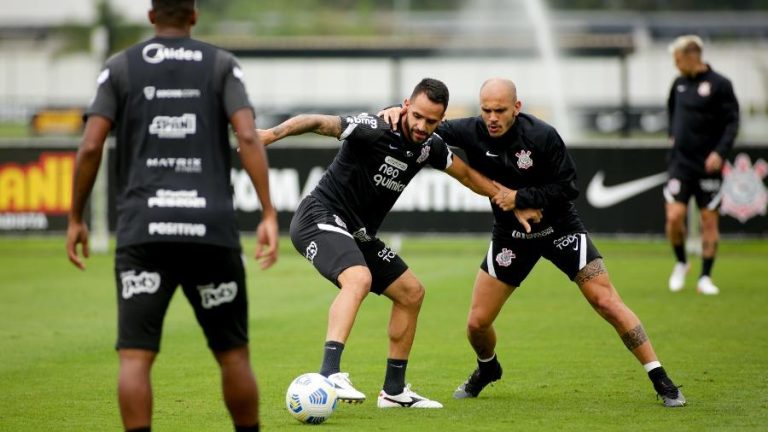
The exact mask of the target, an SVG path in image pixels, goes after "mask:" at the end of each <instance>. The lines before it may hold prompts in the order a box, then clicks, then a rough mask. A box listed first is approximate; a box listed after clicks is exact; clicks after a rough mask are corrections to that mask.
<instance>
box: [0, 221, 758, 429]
mask: <svg viewBox="0 0 768 432" xmlns="http://www.w3.org/2000/svg"><path fill="white" fill-rule="evenodd" d="M384 239H385V240H386V239H387V238H386V236H385V237H384ZM249 240H250V238H246V239H245V252H246V254H248V255H250V254H251V253H252V251H253V244H252V242H250V241H249ZM596 245H597V247H598V248H599V249H600V250H601V252H602V253H603V255H604V256H605V262H606V264H607V266H608V270H609V272H610V274H611V278H612V280H613V282H614V284H615V285H616V286H617V288H618V290H619V292H620V293H621V294H622V297H623V298H624V301H625V302H626V303H627V304H628V305H629V306H630V307H631V308H632V309H633V310H634V311H635V312H636V313H637V314H638V315H639V316H640V318H641V319H642V321H643V324H644V325H645V328H646V330H647V332H648V334H649V336H650V338H651V340H652V342H653V344H654V346H655V348H656V351H657V353H658V354H659V357H660V359H661V361H662V363H663V364H664V366H665V368H666V369H667V370H668V371H669V373H670V375H671V376H672V378H673V379H674V380H675V382H676V383H678V384H682V385H683V386H684V387H683V392H684V394H685V395H686V397H687V398H688V401H689V406H688V407H686V408H682V409H665V408H663V407H662V406H661V403H660V402H659V401H657V400H656V398H655V394H654V392H653V389H652V387H651V384H650V381H649V380H648V378H647V377H646V374H645V372H644V371H643V369H642V368H641V366H640V365H639V364H637V363H636V361H635V359H634V358H633V357H632V355H631V354H630V353H628V352H627V351H626V349H625V348H624V346H623V345H622V343H621V341H620V340H619V338H618V337H617V335H616V334H615V333H614V331H613V329H612V328H611V327H610V326H609V325H608V324H607V323H605V322H604V321H603V320H602V319H600V318H599V317H598V316H597V314H595V313H594V312H593V311H592V309H591V308H590V307H589V305H588V304H587V302H586V301H585V300H584V299H583V298H582V296H581V295H580V293H579V292H578V290H577V288H576V287H575V285H573V284H571V283H570V282H569V281H567V279H566V278H565V276H563V275H562V274H561V273H559V271H558V270H557V269H556V268H555V267H554V266H553V265H551V264H550V263H548V262H546V261H542V262H540V263H539V265H538V266H537V267H536V268H535V269H534V271H533V273H532V274H531V276H530V277H529V279H528V280H527V281H526V283H524V285H523V286H522V287H521V288H520V289H518V291H517V292H516V293H515V294H513V296H512V297H511V298H510V300H509V302H508V303H507V305H506V306H505V308H504V310H503V311H502V313H501V315H500V317H499V318H498V320H497V322H496V329H497V333H498V336H499V345H498V349H497V352H498V354H499V358H500V360H501V362H502V364H503V366H504V378H503V379H502V380H501V381H499V382H498V383H496V384H494V385H493V386H492V387H488V388H487V389H486V390H485V391H484V392H483V393H482V394H481V396H480V397H479V398H478V399H473V400H461V401H455V400H453V399H451V394H452V392H453V389H454V388H455V387H456V386H457V385H458V384H460V383H461V382H462V381H463V380H464V379H465V378H466V376H467V375H468V374H469V372H470V371H471V370H472V369H473V367H474V356H473V353H472V351H471V348H470V346H469V344H468V343H467V341H466V337H465V329H464V325H465V319H466V315H467V310H468V306H469V300H470V292H471V286H472V282H473V280H474V276H475V274H476V271H477V268H478V265H479V263H480V260H481V259H482V257H483V255H484V253H485V250H486V248H487V239H486V237H468V238H450V239H448V238H444V239H439V238H435V239H419V238H410V237H406V239H405V241H404V243H403V246H402V249H401V251H400V252H401V255H402V256H403V258H404V259H405V260H406V262H408V263H409V264H410V266H411V268H412V269H413V270H414V272H415V273H416V275H417V276H418V277H419V278H420V279H421V280H422V282H423V283H424V285H425V286H426V288H427V297H426V300H425V304H424V307H423V309H422V313H421V317H420V321H419V329H418V332H417V335H416V342H415V345H414V349H413V352H412V354H411V360H410V362H409V366H408V375H407V380H408V381H409V382H411V383H412V384H413V388H414V390H416V391H417V392H419V393H421V394H423V395H425V396H428V397H430V398H433V399H437V400H440V401H441V402H443V404H444V405H445V408H444V409H442V410H379V409H377V408H376V399H375V398H376V395H377V393H378V391H379V389H380V388H381V385H382V382H383V378H384V366H385V358H386V353H387V339H386V325H387V320H388V317H389V301H388V300H386V299H385V298H378V297H376V296H373V295H372V296H371V297H370V298H368V299H367V300H366V301H365V303H364V304H363V307H362V309H361V311H360V314H359V315H358V318H357V322H356V325H355V328H354V329H353V332H352V335H351V337H350V340H349V341H348V344H347V348H346V349H345V352H344V358H343V361H342V368H343V369H344V370H345V371H348V372H350V373H351V378H352V379H353V382H354V383H355V386H356V387H357V388H358V389H359V390H361V391H363V392H365V393H366V394H367V395H368V398H369V400H368V401H366V402H365V403H364V404H362V405H357V406H351V405H344V404H340V406H339V408H338V409H337V411H336V413H335V414H334V415H333V417H332V418H331V419H330V420H329V421H328V422H326V423H325V424H323V425H320V426H317V427H319V428H321V429H322V430H326V431H341V430H345V431H377V430H382V431H383V430H403V431H411V430H416V431H419V432H426V431H440V432H445V431H453V430H466V431H500V430H521V431H523V430H525V431H528V430H558V431H570V430H574V431H577V430H590V431H600V430H605V431H616V430H649V431H650V430H653V431H658V430H671V431H701V430H723V431H732V430H739V431H746V430H765V429H766V428H768V372H767V371H766V370H767V369H768V337H766V336H767V334H766V333H767V332H768V291H766V288H768V283H767V282H766V281H767V280H768V270H766V269H767V267H766V265H767V264H768V242H765V241H747V242H745V241H739V242H733V241H724V242H722V244H721V247H720V254H719V258H718V260H717V262H716V266H715V271H714V276H715V281H716V283H717V284H718V285H719V286H720V288H721V290H722V294H721V295H719V296H717V297H704V296H700V295H696V293H695V288H694V284H695V275H696V272H697V271H698V269H699V262H698V260H697V259H694V260H693V261H692V262H693V264H694V265H693V267H694V268H693V269H692V271H691V274H690V275H689V280H688V285H687V286H686V289H685V290H684V291H682V292H680V293H676V294H672V293H670V292H669V291H668V290H667V288H666V281H667V277H668V272H669V271H670V270H671V268H672V254H671V251H670V250H669V247H668V246H667V245H666V243H664V242H662V241H650V242H648V241H631V242H628V241H616V240H608V239H603V238H598V239H597V240H596ZM281 252H282V253H281V257H280V261H279V262H278V264H277V265H276V267H274V268H273V269H270V270H268V271H266V272H262V271H259V270H258V269H257V267H256V265H255V263H254V262H253V261H252V260H250V261H249V264H248V283H249V286H248V293H249V296H250V302H251V318H250V329H251V338H252V343H251V348H252V362H253V365H254V369H255V371H256V374H257V377H258V380H259V385H260V389H261V397H262V400H261V419H262V424H263V429H264V430H268V431H284V430H287V431H293V430H296V431H298V430H302V429H303V428H311V427H313V426H304V425H301V424H299V423H298V422H296V421H295V420H294V419H293V418H291V417H290V416H289V415H288V413H287V412H286V411H285V407H284V395H285V390H286V388H287V387H288V384H289V383H290V381H291V380H292V379H293V378H294V377H295V376H297V375H299V374H301V373H303V372H310V371H316V370H317V369H318V367H319V364H320V360H321V354H322V342H323V339H324V335H325V324H326V316H327V308H328V305H329V304H330V302H331V301H332V299H333V297H334V295H335V292H336V291H335V288H333V287H332V286H331V285H330V284H329V283H328V282H326V281H325V280H324V279H322V278H321V277H320V276H319V275H317V273H316V272H315V271H314V269H312V267H311V266H310V265H309V264H308V263H307V262H306V261H305V260H304V259H303V258H302V257H300V256H299V255H298V254H297V253H296V252H295V251H294V250H293V249H292V248H291V246H290V242H289V240H287V239H283V240H282V244H281ZM87 265H88V269H87V271H85V272H79V271H77V270H76V269H75V268H74V267H72V266H71V265H70V264H69V263H68V262H67V259H66V256H65V253H64V240H63V239H62V238H60V237H47V238H19V239H9V238H1V239H0V431H48V430H51V431H53V430H56V431H96V430H98V431H119V430H121V426H120V418H119V414H118V408H117V401H116V375H117V357H116V354H115V352H114V350H113V348H112V346H113V344H114V338H115V327H116V324H115V323H116V318H115V317H116V313H115V301H116V300H115V295H116V294H115V287H114V282H113V275H112V255H111V254H107V255H97V256H93V257H91V259H90V260H88V262H87ZM153 386H154V394H155V407H154V425H153V428H154V430H158V431H226V430H232V427H231V423H230V421H229V418H228V416H227V413H226V410H225V408H224V404H223V402H222V400H221V395H220V389H219V380H218V373H217V369H216V366H215V361H214V359H213V357H212V356H211V355H210V353H209V352H208V351H207V348H206V346H205V341H204V339H203V336H202V333H201V331H200V329H199V328H198V326H197V324H196V322H195V321H194V316H193V314H192V310H191V308H189V306H188V305H187V304H186V299H185V298H184V296H183V295H180V294H179V295H177V296H176V297H174V300H173V302H172V304H171V309H170V311H169V314H168V316H167V318H166V323H165V330H164V338H163V344H162V348H161V355H160V356H159V357H158V361H157V363H156V365H155V368H154V371H153Z"/></svg>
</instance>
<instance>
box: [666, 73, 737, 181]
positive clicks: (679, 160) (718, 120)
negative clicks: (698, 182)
mask: <svg viewBox="0 0 768 432" xmlns="http://www.w3.org/2000/svg"><path fill="white" fill-rule="evenodd" d="M667 108H668V110H669V112H668V114H669V136H670V137H671V138H672V139H673V140H674V143H673V145H672V150H671V151H670V153H669V174H670V176H671V177H675V178H682V179H691V178H694V179H695V178H698V177H702V176H705V175H706V172H705V169H704V161H705V160H706V159H707V156H709V154H710V153H711V152H713V151H715V152H717V153H718V154H720V156H722V157H723V159H725V157H726V156H727V155H728V152H729V151H730V150H731V148H733V142H734V140H735V139H736V133H737V132H738V129H739V103H738V101H737V100H736V96H735V95H734V93H733V86H732V85H731V82H730V81H729V80H728V78H726V77H724V76H722V75H720V74H719V73H717V72H715V71H713V70H712V68H711V67H709V65H707V71H706V72H702V73H700V74H698V75H696V76H694V77H686V76H679V77H677V79H675V81H674V82H673V83H672V88H671V89H670V91H669V99H668V100H667Z"/></svg>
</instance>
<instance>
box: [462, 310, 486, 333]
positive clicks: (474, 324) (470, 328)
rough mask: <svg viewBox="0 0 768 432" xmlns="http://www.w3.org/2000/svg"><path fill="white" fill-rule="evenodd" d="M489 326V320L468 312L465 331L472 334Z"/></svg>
mask: <svg viewBox="0 0 768 432" xmlns="http://www.w3.org/2000/svg"><path fill="white" fill-rule="evenodd" d="M490 326H491V321H490V320H488V319H487V318H485V317H484V316H482V315H480V314H477V313H470V314H469V318H467V333H468V334H470V335H472V334H476V333H482V332H484V331H486V330H487V329H488V328H489V327H490Z"/></svg>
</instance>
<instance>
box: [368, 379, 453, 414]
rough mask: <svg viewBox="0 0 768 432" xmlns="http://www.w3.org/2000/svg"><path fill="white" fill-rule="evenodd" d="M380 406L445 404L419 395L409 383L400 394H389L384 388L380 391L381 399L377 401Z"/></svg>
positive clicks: (438, 405) (433, 406) (424, 406)
mask: <svg viewBox="0 0 768 432" xmlns="http://www.w3.org/2000/svg"><path fill="white" fill-rule="evenodd" d="M376 405H377V406H378V407H379V408H442V407H443V404H441V403H440V402H438V401H433V400H430V399H427V398H425V397H424V396H419V395H418V394H416V392H415V391H413V390H411V385H410V384H408V385H406V386H405V388H404V389H403V392H402V393H400V394H399V395H394V396H392V395H389V394H387V392H385V391H384V390H382V391H381V392H379V400H378V402H377V403H376Z"/></svg>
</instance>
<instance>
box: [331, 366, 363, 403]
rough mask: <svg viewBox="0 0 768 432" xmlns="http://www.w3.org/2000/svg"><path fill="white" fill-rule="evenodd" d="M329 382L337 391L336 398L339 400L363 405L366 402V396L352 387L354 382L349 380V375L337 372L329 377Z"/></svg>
mask: <svg viewBox="0 0 768 432" xmlns="http://www.w3.org/2000/svg"><path fill="white" fill-rule="evenodd" d="M328 381H330V382H331V383H332V384H333V387H334V388H335V389H336V397H337V399H338V400H340V401H342V402H347V403H363V402H364V401H365V395H364V394H363V393H361V392H359V391H357V389H356V388H355V387H353V386H352V381H350V380H349V374H348V373H346V372H337V373H335V374H333V375H330V376H328Z"/></svg>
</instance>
